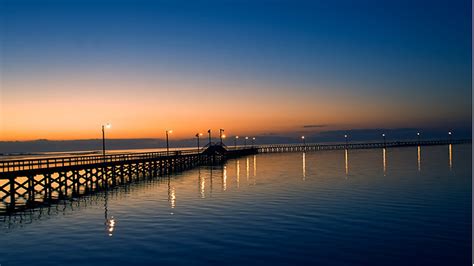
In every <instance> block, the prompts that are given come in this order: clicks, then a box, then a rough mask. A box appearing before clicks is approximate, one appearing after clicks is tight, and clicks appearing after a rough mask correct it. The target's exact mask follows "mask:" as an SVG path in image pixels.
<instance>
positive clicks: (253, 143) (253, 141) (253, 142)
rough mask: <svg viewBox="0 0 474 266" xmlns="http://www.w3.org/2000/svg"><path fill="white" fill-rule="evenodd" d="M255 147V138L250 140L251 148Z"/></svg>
mask: <svg viewBox="0 0 474 266" xmlns="http://www.w3.org/2000/svg"><path fill="white" fill-rule="evenodd" d="M254 145H255V137H253V138H252V147H253V146H254Z"/></svg>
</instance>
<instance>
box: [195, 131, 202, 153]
mask: <svg viewBox="0 0 474 266" xmlns="http://www.w3.org/2000/svg"><path fill="white" fill-rule="evenodd" d="M200 136H202V133H196V138H197V149H198V153H199V148H200V145H199V137H200Z"/></svg>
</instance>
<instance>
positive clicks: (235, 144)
mask: <svg viewBox="0 0 474 266" xmlns="http://www.w3.org/2000/svg"><path fill="white" fill-rule="evenodd" d="M238 139H239V136H235V139H234V148H235V149H237V140H238Z"/></svg>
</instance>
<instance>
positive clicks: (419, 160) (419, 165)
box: [418, 146, 421, 172]
mask: <svg viewBox="0 0 474 266" xmlns="http://www.w3.org/2000/svg"><path fill="white" fill-rule="evenodd" d="M418 172H421V147H420V146H418Z"/></svg>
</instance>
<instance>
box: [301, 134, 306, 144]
mask: <svg viewBox="0 0 474 266" xmlns="http://www.w3.org/2000/svg"><path fill="white" fill-rule="evenodd" d="M301 140H302V141H303V145H305V146H306V139H305V138H304V136H301Z"/></svg>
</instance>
